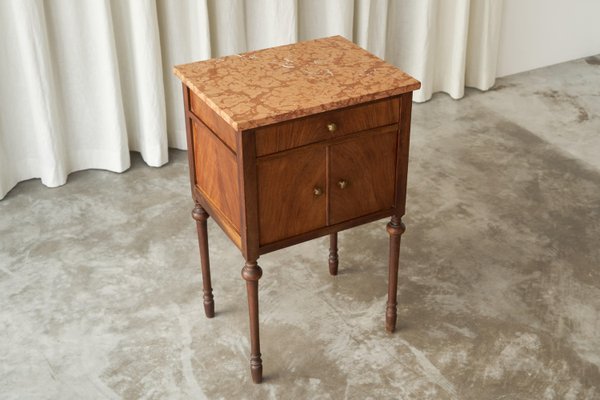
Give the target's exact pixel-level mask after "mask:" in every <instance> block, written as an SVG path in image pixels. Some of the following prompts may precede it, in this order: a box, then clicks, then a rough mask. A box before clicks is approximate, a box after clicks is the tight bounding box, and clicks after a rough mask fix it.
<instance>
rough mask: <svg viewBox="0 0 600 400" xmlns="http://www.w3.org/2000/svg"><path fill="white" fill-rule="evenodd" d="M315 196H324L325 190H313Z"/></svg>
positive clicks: (318, 188) (317, 188) (316, 188)
mask: <svg viewBox="0 0 600 400" xmlns="http://www.w3.org/2000/svg"><path fill="white" fill-rule="evenodd" d="M313 194H314V195H315V197H319V196H320V195H322V194H323V189H321V188H320V187H318V186H315V187H314V189H313Z"/></svg>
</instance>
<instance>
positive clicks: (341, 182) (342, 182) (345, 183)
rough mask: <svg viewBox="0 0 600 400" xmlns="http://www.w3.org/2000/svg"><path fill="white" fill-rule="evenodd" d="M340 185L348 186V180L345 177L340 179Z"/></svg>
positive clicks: (342, 186)
mask: <svg viewBox="0 0 600 400" xmlns="http://www.w3.org/2000/svg"><path fill="white" fill-rule="evenodd" d="M338 186H339V187H340V189H345V188H346V187H347V186H348V181H347V180H345V179H340V180H339V181H338Z"/></svg>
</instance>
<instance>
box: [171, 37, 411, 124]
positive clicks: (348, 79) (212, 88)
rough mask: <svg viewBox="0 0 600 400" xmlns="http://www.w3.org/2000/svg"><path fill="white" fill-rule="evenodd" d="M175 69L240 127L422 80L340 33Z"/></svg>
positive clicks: (401, 89) (381, 94)
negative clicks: (339, 34)
mask: <svg viewBox="0 0 600 400" xmlns="http://www.w3.org/2000/svg"><path fill="white" fill-rule="evenodd" d="M173 72H174V73H175V75H177V76H178V77H179V79H181V80H182V81H183V82H184V83H185V84H186V85H187V86H188V87H189V88H190V89H191V90H192V91H193V92H194V93H195V94H196V95H198V96H199V97H200V98H201V99H202V100H203V101H205V102H206V104H208V105H209V106H210V107H211V108H212V109H213V110H215V111H216V112H217V113H218V114H219V115H220V116H221V117H223V119H224V120H225V121H227V122H228V123H229V124H230V125H231V126H232V127H233V128H234V129H236V130H240V131H241V130H245V129H251V128H255V127H258V126H262V125H268V124H272V123H275V122H280V121H285V120H288V119H291V118H298V117H303V116H306V115H310V114H314V113H318V112H323V111H329V110H333V109H336V108H341V107H345V106H350V105H354V104H359V103H362V102H365V101H370V100H378V99H382V98H385V97H388V96H393V95H397V94H401V93H406V92H410V91H412V90H416V89H418V88H419V87H420V86H421V84H420V83H419V82H418V81H417V80H415V79H414V78H412V77H410V76H409V75H407V74H405V73H404V72H402V71H401V70H399V69H398V68H397V67H395V66H393V65H391V64H388V63H386V62H385V61H383V60H381V59H379V58H377V57H376V56H374V55H372V54H370V53H369V52H367V51H366V50H363V49H362V48H360V47H358V46H357V45H355V44H354V43H352V42H350V41H349V40H347V39H345V38H343V37H341V36H333V37H330V38H324V39H316V40H311V41H306V42H300V43H296V44H291V45H287V46H279V47H274V48H270V49H266V50H258V51H252V52H249V53H244V54H240V55H234V56H228V57H222V58H216V59H211V60H207V61H201V62H195V63H191V64H185V65H179V66H176V67H175V68H174V69H173Z"/></svg>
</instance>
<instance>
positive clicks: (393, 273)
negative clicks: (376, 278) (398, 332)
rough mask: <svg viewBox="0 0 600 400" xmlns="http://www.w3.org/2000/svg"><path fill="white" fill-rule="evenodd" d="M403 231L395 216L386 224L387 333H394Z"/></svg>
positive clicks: (398, 219)
mask: <svg viewBox="0 0 600 400" xmlns="http://www.w3.org/2000/svg"><path fill="white" fill-rule="evenodd" d="M405 230H406V227H405V226H404V224H403V223H402V220H401V219H400V218H398V217H397V216H393V217H392V220H391V221H390V222H389V223H388V224H387V231H388V233H389V235H390V255H389V270H388V300H387V307H386V310H385V329H386V330H387V331H388V332H394V330H395V329H396V318H397V312H396V305H397V292H398V260H399V258H400V236H401V235H402V234H403V233H404V231H405Z"/></svg>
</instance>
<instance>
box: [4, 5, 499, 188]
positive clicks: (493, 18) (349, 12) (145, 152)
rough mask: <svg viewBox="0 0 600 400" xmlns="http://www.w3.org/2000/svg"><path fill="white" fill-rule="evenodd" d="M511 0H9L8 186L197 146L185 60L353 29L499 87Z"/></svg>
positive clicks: (473, 82) (449, 80)
mask: <svg viewBox="0 0 600 400" xmlns="http://www.w3.org/2000/svg"><path fill="white" fill-rule="evenodd" d="M501 7H502V0H177V1H175V0H94V1H81V0H45V1H44V0H0V110H1V111H0V198H2V197H4V196H5V195H6V193H7V192H8V191H9V190H10V189H11V188H12V187H13V186H14V185H15V184H17V183H18V182H19V181H21V180H25V179H30V178H41V179H42V183H43V184H45V185H47V186H59V185H62V184H64V183H65V182H66V180H67V175H68V174H69V173H70V172H73V171H77V170H81V169H88V168H101V169H107V170H111V171H117V172H120V171H124V170H126V169H127V168H128V167H129V151H130V150H135V151H139V152H140V153H141V154H142V157H143V158H144V160H145V161H146V163H148V164H149V165H151V166H160V165H162V164H164V163H166V162H167V161H168V152H167V148H168V147H169V146H170V147H176V148H180V149H185V147H186V144H185V133H184V126H183V118H182V116H183V113H182V100H181V87H180V85H179V84H178V82H177V80H176V79H175V78H174V77H173V76H172V74H171V67H172V66H173V65H174V64H179V63H184V62H190V61H194V60H200V59H206V58H209V57H218V56H223V55H228V54H232V53H238V52H243V51H248V50H254V49H260V48H264V47H270V46H275V45H281V44H287V43H292V42H295V41H298V40H306V39H312V38H317V37H323V36H330V35H343V36H345V37H347V38H349V39H351V40H354V41H355V42H356V43H358V44H359V45H360V46H362V47H364V48H366V49H368V50H370V51H371V52H373V53H375V54H376V55H378V56H380V57H382V58H385V59H386V60H388V61H389V62H391V63H393V64H395V65H397V66H399V67H400V68H402V69H403V70H405V71H406V72H408V73H410V74H412V75H413V76H415V77H416V78H418V79H419V80H421V81H422V83H423V86H422V89H421V90H420V91H419V92H417V93H416V94H415V97H414V99H415V101H425V100H427V99H429V98H430V97H431V95H432V93H434V92H437V91H444V92H446V93H448V94H450V96H452V97H454V98H460V97H461V96H462V95H463V91H464V87H465V85H467V86H474V87H477V88H479V89H482V90H485V89H488V88H489V87H490V86H492V85H493V82H494V77H495V69H496V55H497V50H498V36H499V27H500V16H501Z"/></svg>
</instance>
